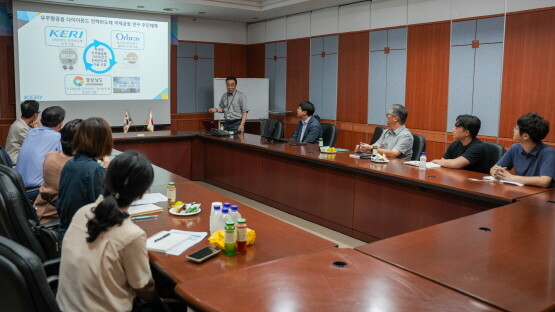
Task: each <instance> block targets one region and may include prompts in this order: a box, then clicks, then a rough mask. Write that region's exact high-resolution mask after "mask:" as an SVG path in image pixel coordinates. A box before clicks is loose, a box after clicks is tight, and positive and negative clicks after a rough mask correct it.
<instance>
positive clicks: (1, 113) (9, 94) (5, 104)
mask: <svg viewBox="0 0 555 312" xmlns="http://www.w3.org/2000/svg"><path fill="white" fill-rule="evenodd" d="M13 53H14V50H13V37H12V36H0V60H2V62H3V63H2V66H0V145H2V146H6V137H7V136H8V131H9V130H10V125H11V124H12V123H13V121H14V120H15V75H14V58H13Z"/></svg>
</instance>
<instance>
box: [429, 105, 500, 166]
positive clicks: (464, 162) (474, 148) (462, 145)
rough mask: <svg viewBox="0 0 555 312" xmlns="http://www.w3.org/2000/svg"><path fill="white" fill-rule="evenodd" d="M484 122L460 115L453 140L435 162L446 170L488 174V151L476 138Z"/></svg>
mask: <svg viewBox="0 0 555 312" xmlns="http://www.w3.org/2000/svg"><path fill="white" fill-rule="evenodd" d="M481 125H482V122H481V121H480V119H479V118H478V117H476V116H472V115H460V116H458V117H457V120H456V121H455V127H454V128H453V138H454V139H455V140H456V141H455V142H453V143H451V145H449V147H448V148H447V151H446V152H445V154H444V155H443V158H441V159H434V160H433V162H434V163H436V164H438V165H441V166H442V167H446V168H454V169H465V170H470V171H476V172H481V173H486V174H487V173H488V172H489V169H490V168H489V166H488V164H487V159H486V149H485V147H484V144H483V143H482V141H480V139H478V138H476V136H477V135H478V131H480V127H481Z"/></svg>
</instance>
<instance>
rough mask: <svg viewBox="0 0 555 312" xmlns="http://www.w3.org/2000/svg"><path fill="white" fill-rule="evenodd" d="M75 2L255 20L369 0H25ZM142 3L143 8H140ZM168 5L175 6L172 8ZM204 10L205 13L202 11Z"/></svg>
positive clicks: (72, 3)
mask: <svg viewBox="0 0 555 312" xmlns="http://www.w3.org/2000/svg"><path fill="white" fill-rule="evenodd" d="M25 1H31V2H41V3H55V4H62V5H72V6H87V7H97V8H109V9H116V10H126V11H140V12H151V13H163V14H172V15H181V16H189V17H198V18H205V19H216V20H227V21H239V22H246V23H250V22H256V21H261V20H267V19H272V18H277V17H282V16H287V15H292V14H297V13H303V12H308V11H313V10H318V9H323V8H328V7H334V6H339V5H345V4H350V3H356V2H362V1H370V0H362V1H361V0H25ZM141 6H142V8H141ZM166 8H175V9H177V10H175V11H173V12H168V11H165V10H164V9H166ZM199 12H204V13H199Z"/></svg>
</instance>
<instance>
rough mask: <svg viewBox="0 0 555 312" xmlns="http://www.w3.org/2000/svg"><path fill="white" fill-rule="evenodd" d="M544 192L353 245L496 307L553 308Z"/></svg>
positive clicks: (554, 246)
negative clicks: (511, 202) (423, 227)
mask: <svg viewBox="0 0 555 312" xmlns="http://www.w3.org/2000/svg"><path fill="white" fill-rule="evenodd" d="M550 193H551V194H550V196H549V197H551V198H553V197H554V196H555V194H554V193H553V192H550ZM546 195H547V194H539V195H536V196H538V197H539V198H535V199H533V198H530V199H527V200H523V201H522V202H517V203H514V204H511V205H507V206H503V207H499V208H495V209H491V210H488V211H484V212H482V213H479V214H475V215H472V216H468V217H464V218H460V219H457V220H453V221H450V222H446V223H442V224H439V225H435V226H432V227H428V228H425V229H421V230H418V231H414V232H411V233H407V234H403V235H399V236H396V237H393V238H389V239H385V240H382V241H379V242H375V243H372V244H368V245H365V246H362V247H358V248H356V249H357V250H359V251H361V252H363V253H366V254H368V255H371V256H373V257H376V258H378V259H381V260H383V261H385V262H388V263H391V264H393V265H396V266H398V267H400V268H403V269H405V270H407V271H410V272H414V273H416V274H418V275H420V276H423V277H425V278H427V279H430V280H432V281H435V282H437V283H439V284H442V285H444V286H446V287H449V288H451V289H454V290H457V291H459V292H461V293H464V294H467V295H470V296H472V297H475V298H477V299H480V300H482V301H485V302H488V303H490V304H492V305H494V306H496V307H498V308H500V309H504V310H509V311H544V310H545V311H547V310H550V311H552V310H554V309H555V205H554V204H551V203H545V202H544V203H543V204H542V203H540V201H543V200H544V199H545V197H548V196H546Z"/></svg>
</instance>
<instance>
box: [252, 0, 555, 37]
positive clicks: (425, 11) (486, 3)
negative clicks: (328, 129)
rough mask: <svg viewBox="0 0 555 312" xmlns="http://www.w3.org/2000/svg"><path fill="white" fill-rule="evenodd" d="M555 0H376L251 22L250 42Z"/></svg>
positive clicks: (522, 7) (452, 16)
mask: <svg viewBox="0 0 555 312" xmlns="http://www.w3.org/2000/svg"><path fill="white" fill-rule="evenodd" d="M551 6H555V0H374V1H372V2H371V3H370V2H361V3H355V4H351V5H345V6H340V7H333V8H327V9H322V10H316V11H312V12H307V13H303V14H298V15H292V16H288V17H284V18H280V19H277V20H271V21H266V22H259V23H254V24H249V25H248V30H247V32H248V36H247V37H248V40H247V43H248V44H253V43H263V42H270V41H278V40H286V39H295V38H306V37H311V36H320V35H329V34H336V33H343V32H351V31H361V30H368V29H381V28H389V27H397V26H403V25H406V24H407V23H408V24H409V25H411V24H421V23H429V22H436V21H446V20H451V19H463V18H469V17H477V16H487V15H495V14H503V13H504V12H505V8H506V9H507V12H515V11H524V10H531V9H537V8H543V7H551Z"/></svg>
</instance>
